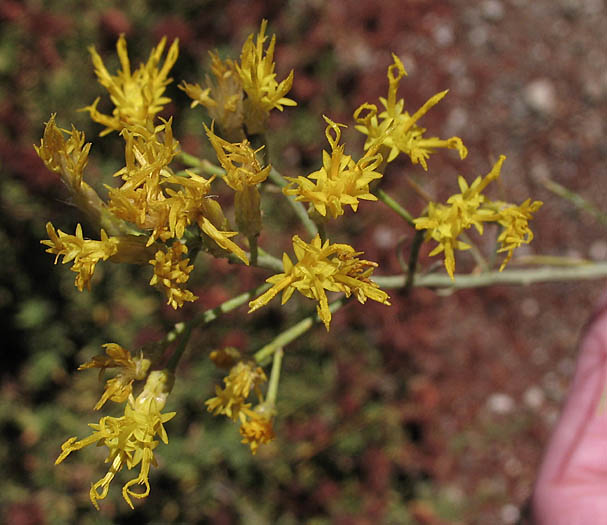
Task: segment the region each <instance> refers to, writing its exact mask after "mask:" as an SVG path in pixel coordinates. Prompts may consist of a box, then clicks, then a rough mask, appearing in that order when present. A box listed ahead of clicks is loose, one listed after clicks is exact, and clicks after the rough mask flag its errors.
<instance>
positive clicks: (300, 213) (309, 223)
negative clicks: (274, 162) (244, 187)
mask: <svg viewBox="0 0 607 525" xmlns="http://www.w3.org/2000/svg"><path fill="white" fill-rule="evenodd" d="M269 178H270V180H271V181H272V182H273V183H274V184H276V185H277V186H280V187H281V188H284V187H285V186H286V185H287V184H288V182H287V181H286V180H285V178H284V177H283V176H282V175H281V174H280V173H278V171H276V170H275V169H274V168H272V169H271V170H270V176H269ZM286 197H287V201H288V202H289V204H290V206H291V207H292V208H293V211H294V212H295V214H296V215H297V217H298V218H299V220H300V221H301V223H302V224H303V225H304V228H305V229H306V230H308V233H309V234H310V235H311V236H312V237H315V236H316V234H317V233H318V228H317V227H316V224H314V221H313V220H312V219H310V216H309V215H308V212H307V210H306V207H305V206H304V205H303V204H302V203H301V202H299V201H296V200H295V197H292V196H290V195H288V196H287V195H286Z"/></svg>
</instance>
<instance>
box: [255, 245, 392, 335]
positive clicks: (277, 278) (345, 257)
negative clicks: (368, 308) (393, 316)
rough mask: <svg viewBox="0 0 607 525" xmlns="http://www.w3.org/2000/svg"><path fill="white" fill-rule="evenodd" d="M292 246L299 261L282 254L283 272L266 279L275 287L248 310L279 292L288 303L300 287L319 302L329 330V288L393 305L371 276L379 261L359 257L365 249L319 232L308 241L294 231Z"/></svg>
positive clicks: (320, 314) (256, 300)
mask: <svg viewBox="0 0 607 525" xmlns="http://www.w3.org/2000/svg"><path fill="white" fill-rule="evenodd" d="M293 250H294V252H295V256H296V257H297V263H295V264H293V262H292V261H291V259H290V258H289V256H288V255H287V254H286V253H284V254H283V256H282V263H283V266H284V272H283V273H279V274H276V275H273V276H272V277H270V278H269V279H267V282H269V283H272V285H273V286H272V288H270V289H269V290H268V291H267V292H265V293H264V294H262V295H260V296H259V297H258V298H257V299H254V300H253V301H251V302H250V303H249V312H254V311H255V310H257V309H258V308H261V307H262V306H264V305H265V304H267V303H268V302H269V301H271V300H272V299H273V298H274V297H276V295H278V294H279V293H280V292H282V304H285V303H286V302H287V301H288V300H289V299H290V298H291V296H292V295H293V292H295V290H297V291H298V292H299V293H300V294H302V295H303V296H305V297H308V298H309V299H314V300H315V301H317V302H318V306H317V311H318V315H319V317H320V319H321V320H322V322H323V323H324V325H325V328H326V329H327V331H328V330H329V326H330V324H331V312H330V310H329V302H328V300H327V294H326V291H330V292H344V293H345V294H346V297H350V295H354V296H355V297H356V298H357V299H358V301H359V302H361V303H364V302H365V301H366V300H367V298H369V299H373V300H374V301H377V302H378V303H382V304H385V305H390V301H389V297H388V294H387V293H386V292H384V291H383V290H380V289H379V287H378V286H377V284H375V283H374V282H373V281H371V279H369V277H370V275H371V274H372V273H373V270H374V269H375V268H376V267H377V263H374V262H371V261H365V260H364V259H358V258H357V255H361V253H362V252H356V251H355V250H354V248H352V247H351V246H350V245H348V244H331V243H330V241H328V240H327V241H325V242H324V243H323V242H322V241H321V239H320V236H319V235H317V236H316V237H315V238H314V239H312V242H311V243H310V244H308V243H306V242H305V241H303V240H301V239H300V238H299V237H298V236H297V235H295V236H294V237H293Z"/></svg>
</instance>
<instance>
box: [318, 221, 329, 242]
mask: <svg viewBox="0 0 607 525" xmlns="http://www.w3.org/2000/svg"><path fill="white" fill-rule="evenodd" d="M316 226H317V227H318V235H320V240H321V241H322V242H323V243H324V242H325V241H326V240H327V230H325V225H324V224H323V223H322V222H317V223H316Z"/></svg>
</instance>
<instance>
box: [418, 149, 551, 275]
mask: <svg viewBox="0 0 607 525" xmlns="http://www.w3.org/2000/svg"><path fill="white" fill-rule="evenodd" d="M505 159H506V157H505V156H504V155H501V156H500V158H499V160H498V161H497V162H496V163H495V164H494V165H493V168H491V171H490V172H489V173H488V174H487V175H486V176H485V177H480V176H479V177H477V178H476V179H475V180H474V182H473V183H472V184H470V185H468V183H467V182H466V181H465V179H464V178H463V177H461V176H460V177H459V178H458V184H459V188H460V191H461V193H457V194H455V195H452V196H451V197H449V199H447V204H437V203H434V202H430V203H429V204H428V211H427V213H426V216H425V217H419V218H417V219H415V221H414V222H415V227H416V228H417V229H418V230H426V234H425V240H430V239H432V240H434V241H436V242H437V243H438V246H437V247H436V248H434V250H432V251H431V252H430V254H429V255H430V256H433V255H437V254H439V253H441V252H445V269H446V270H447V273H448V274H449V276H450V277H451V279H453V278H454V272H455V254H454V252H455V250H467V249H469V248H470V245H469V244H467V243H465V242H462V241H460V240H459V239H458V237H459V235H460V234H461V233H462V232H463V231H464V230H466V229H468V228H470V227H471V226H474V227H475V228H476V229H477V231H478V232H479V233H481V234H482V233H483V224H484V223H486V222H497V223H499V224H501V225H502V226H503V227H504V231H503V232H502V233H501V234H500V236H499V237H498V242H500V243H501V244H502V247H501V248H500V249H499V250H498V252H503V251H506V252H508V255H507V256H506V260H505V261H504V262H503V264H502V265H501V267H500V271H501V270H503V268H504V266H505V265H506V263H507V262H508V261H509V260H510V258H511V257H512V252H513V250H514V249H515V248H517V247H518V246H520V245H521V244H522V243H529V242H531V239H532V238H533V234H532V233H531V230H530V229H529V227H528V225H527V222H528V220H529V219H531V218H532V215H531V214H532V213H533V212H535V211H537V210H538V209H539V207H540V206H541V205H542V203H541V202H539V201H535V202H534V203H533V204H531V203H530V200H529V199H528V200H526V201H525V202H524V203H523V204H521V205H520V206H514V205H511V204H508V203H503V202H500V201H490V200H488V199H487V198H486V197H485V196H484V195H483V194H482V192H483V191H484V190H485V188H486V187H487V185H488V184H489V183H490V182H492V181H494V180H496V179H497V178H498V177H499V175H500V171H501V168H502V164H503V162H504V160H505Z"/></svg>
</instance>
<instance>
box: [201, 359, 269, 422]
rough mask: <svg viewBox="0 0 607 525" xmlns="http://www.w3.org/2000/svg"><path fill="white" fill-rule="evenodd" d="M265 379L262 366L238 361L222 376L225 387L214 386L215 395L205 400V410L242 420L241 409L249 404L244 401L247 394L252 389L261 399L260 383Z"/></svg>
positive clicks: (246, 407) (242, 413)
mask: <svg viewBox="0 0 607 525" xmlns="http://www.w3.org/2000/svg"><path fill="white" fill-rule="evenodd" d="M265 381H267V377H266V374H265V373H264V371H263V369H262V368H260V367H259V366H257V365H256V364H255V363H252V362H245V361H240V362H238V363H237V364H235V365H234V366H233V367H232V368H231V369H230V373H229V374H228V375H227V376H226V377H224V378H223V382H224V383H225V388H223V389H222V388H221V387H219V386H216V387H215V394H216V395H215V397H212V398H211V399H208V400H207V401H206V402H205V404H206V406H207V410H208V411H209V412H213V415H215V416H216V415H218V414H223V415H225V416H227V417H229V418H230V419H232V420H234V421H236V420H237V419H238V418H241V420H244V419H243V418H244V412H243V411H244V410H245V409H248V408H249V407H250V406H251V405H250V403H246V400H247V398H248V397H249V394H250V393H251V391H254V392H255V393H256V395H257V397H258V399H262V398H263V396H262V393H261V390H260V385H261V384H262V383H263V382H265Z"/></svg>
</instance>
